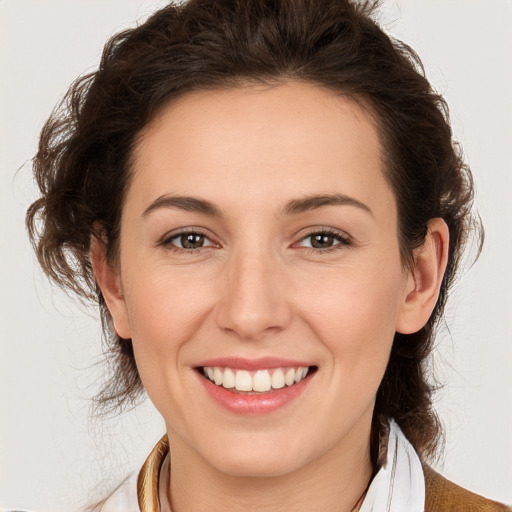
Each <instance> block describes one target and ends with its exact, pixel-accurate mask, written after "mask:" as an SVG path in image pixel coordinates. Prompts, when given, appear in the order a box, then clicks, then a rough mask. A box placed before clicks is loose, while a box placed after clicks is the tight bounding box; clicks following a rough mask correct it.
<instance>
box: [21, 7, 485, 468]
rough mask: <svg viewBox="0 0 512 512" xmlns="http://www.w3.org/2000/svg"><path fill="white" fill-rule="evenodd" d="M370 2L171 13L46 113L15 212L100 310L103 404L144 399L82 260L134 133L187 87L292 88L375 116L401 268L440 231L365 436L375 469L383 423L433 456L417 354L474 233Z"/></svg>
mask: <svg viewBox="0 0 512 512" xmlns="http://www.w3.org/2000/svg"><path fill="white" fill-rule="evenodd" d="M376 6H377V2H370V1H366V2H356V1H349V0H279V1H278V0H190V1H189V2H186V3H183V4H180V5H176V4H170V5H168V6H167V7H165V8H163V9H161V10H159V11H157V12H156V13H155V14H154V15H152V16H151V17H150V18H149V19H148V20H147V21H146V22H145V23H143V24H141V25H140V26H138V27H136V28H134V29H130V30H126V31H124V32H121V33H119V34H117V35H116V36H114V37H113V38H112V39H111V40H110V41H108V43H107V44H106V46H105V49H104V52H103V56H102V59H101V63H100V66H99V68H98V70H97V71H95V72H94V73H90V74H88V75H85V76H83V77H81V78H79V79H78V80H77V81H75V83H74V84H73V85H72V86H71V88H70V89H69V91H68V93H67V95H66V97H65V98H64V100H63V102H62V103H61V105H60V106H59V108H57V109H56V110H55V111H54V112H53V114H52V116H51V117H50V119H49V120H48V121H47V123H46V124H45V126H44V128H43V130H42V133H41V137H40V144H39V150H38V153H37V155H36V156H35V158H34V173H35V176H36V179H37V182H38V184H39V187H40V190H41V194H42V195H41V197H40V198H39V199H38V200H37V201H35V202H34V203H33V204H32V205H31V207H30V208H29V210H28V212H27V226H28V229H29V233H30V237H31V239H32V242H33V244H34V246H35V248H36V251H37V255H38V258H39V261H40V263H41V265H42V267H43V269H44V270H45V272H46V273H47V274H48V275H49V277H50V278H52V279H53V280H54V281H55V282H56V283H58V284H59V285H61V286H62V287H65V288H68V289H70V290H72V291H74V292H76V293H77V294H78V295H79V296H80V297H81V298H86V299H92V300H94V301H96V302H97V303H98V304H99V307H100V311H101V315H102V319H103V322H104V333H105V340H106V343H107V347H108V348H107V353H108V354H110V355H111V356H113V359H112V360H113V362H114V364H115V371H114V375H113V377H112V379H111V380H110V381H109V382H108V383H107V385H106V386H105V388H104V389H103V391H102V393H101V394H100V396H99V401H100V403H101V404H102V406H104V407H122V406H124V405H126V404H128V403H130V402H133V401H135V400H136V399H137V398H138V397H139V395H140V393H141V391H142V385H141V382H140V378H139V375H138V373H137V369H136V365H135V360H134V355H133V349H132V344H131V340H122V339H119V338H118V337H117V336H116V334H115V332H114V331H113V329H112V328H111V325H110V317H109V313H108V310H107V309H106V306H105V302H104V299H103V297H102V295H101V292H100V290H99V288H98V287H97V284H96V282H95V280H94V276H93V273H92V268H91V262H90V259H89V247H90V241H91V237H92V236H98V234H99V233H98V231H99V230H101V234H102V236H103V237H104V240H105V241H106V247H107V256H108V258H109V260H110V262H111V263H112V264H115V261H116V254H117V242H118V237H119V225H120V216H121V210H122V205H123V198H124V195H125V192H126V190H127V187H128V186H129V183H130V160H131V155H132V150H133V147H134V144H136V142H137V136H138V134H139V133H140V131H141V130H142V128H143V127H144V126H146V125H147V123H148V122H149V121H150V120H151V119H152V118H153V117H154V116H155V114H156V113H157V112H158V111H159V109H160V108H161V107H162V106H163V105H164V104H166V103H167V102H169V101H170V100H172V99H174V98H177V97H178V96H179V95H180V94H183V93H185V92H188V91H192V90H197V89H215V88H231V87H236V86H237V85H240V84H244V83H247V82H256V83H279V82H281V81H286V80H301V81H305V82H308V83H312V84H316V85H318V86H320V87H325V88H328V89H330V90H333V91H337V92H338V93H342V94H345V95H349V96H350V97H352V98H354V99H355V100H356V101H361V102H363V103H364V104H365V105H367V106H369V108H370V110H371V112H372V114H373V115H374V117H375V118H376V120H377V124H378V130H379V135H380V138H381V142H382V146H383V148H384V161H385V172H386V178H387V179H388V180H389V183H390V185H391V186H392V188H393V190H394V193H395V196H396V200H397V205H398V215H399V220H398V221H399V238H400V240H399V242H400V248H401V254H402V260H403V262H404V265H412V251H413V249H415V248H417V247H419V246H421V244H422V243H423V241H424V238H425V235H426V230H427V223H428V222H429V220H431V219H433V218H436V217H442V218H443V219H444V220H445V221H446V223H447V225H448V227H449V232H450V245H449V261H448V268H447V270H446V273H445V276H444V279H443V283H442V287H441V293H440V297H439V300H438V302H437V305H436V307H435V310H434V313H433V315H432V316H431V318H430V320H429V321H428V323H427V325H425V327H423V328H422V329H421V330H420V331H418V332H417V333H415V334H410V335H402V334H396V335H395V340H394V343H393V348H392V351H391V356H390V361H389V364H388V367H387V370H386V373H385V375H384V379H383V381H382V383H381V385H380V387H379V390H378V393H377V400H376V405H375V413H374V428H373V433H374V435H373V439H372V444H373V448H372V453H373V454H374V462H376V460H377V448H376V447H377V444H378V439H379V436H382V435H383V434H385V425H386V420H387V418H390V417H392V418H394V419H395V420H396V421H397V422H398V424H399V425H400V427H401V428H402V430H403V431H404V433H405V435H406V436H407V437H408V438H409V440H410V441H411V443H412V444H413V445H414V447H415V448H416V450H417V451H418V453H419V454H420V455H421V456H422V457H424V458H428V457H432V456H433V455H434V454H435V450H436V448H437V447H438V442H439V439H440V435H441V427H440V424H439V421H438V418H437V416H436V414H435V411H434V410H433V407H432V393H433V387H432V380H431V376H430V375H429V370H428V364H427V363H428V357H429V355H430V354H431V352H432V349H433V340H434V333H435V328H436V326H437V324H438V321H439V319H440V318H441V316H442V313H443V309H444V305H445V302H446V298H447V294H448V290H449V288H450V285H451V284H452V282H453V279H454V276H455V274H456V270H457V268H458V266H459V262H460V259H461V256H462V253H463V249H464V246H465V243H466V240H467V236H468V234H469V232H470V231H471V228H472V227H475V226H477V227H479V224H478V222H477V220H475V217H474V216H473V215H472V212H471V207H472V200H473V185H472V177H471V173H470V171H469V169H468V167H467V166H466V165H465V164H464V162H463V160H462V158H461V152H460V150H459V149H458V147H457V145H456V144H455V143H454V141H453V140H452V134H451V129H450V126H449V122H448V111H447V106H446V103H445V101H444V100H443V98H442V97H441V96H439V95H438V94H436V92H435V91H434V90H433V89H432V87H431V86H430V84H429V82H428V81H427V79H426V78H425V74H424V70H423V68H422V65H421V62H420V60H419V58H418V57H417V55H416V54H415V53H414V52H413V50H411V49H410V48H409V47H408V46H406V45H405V44H403V43H401V42H400V41H396V40H393V39H391V38H390V37H388V36H387V35H386V34H385V33H384V32H383V31H382V30H381V29H380V27H379V26H378V24H377V23H376V22H375V21H374V12H375V9H376ZM477 231H478V230H477ZM480 234H481V231H480Z"/></svg>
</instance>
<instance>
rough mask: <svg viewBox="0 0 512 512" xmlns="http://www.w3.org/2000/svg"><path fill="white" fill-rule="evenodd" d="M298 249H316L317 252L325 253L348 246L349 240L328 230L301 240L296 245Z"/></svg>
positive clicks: (311, 234)
mask: <svg viewBox="0 0 512 512" xmlns="http://www.w3.org/2000/svg"><path fill="white" fill-rule="evenodd" d="M297 245H298V246H299V247H306V248H308V249H316V250H319V251H322V250H323V251H326V250H329V249H335V248H337V246H341V245H350V239H349V237H348V236H346V235H341V234H340V233H337V232H334V231H328V230H322V231H318V232H315V233H310V234H309V235H307V236H305V237H304V238H302V239H301V240H300V241H299V242H298V244H297Z"/></svg>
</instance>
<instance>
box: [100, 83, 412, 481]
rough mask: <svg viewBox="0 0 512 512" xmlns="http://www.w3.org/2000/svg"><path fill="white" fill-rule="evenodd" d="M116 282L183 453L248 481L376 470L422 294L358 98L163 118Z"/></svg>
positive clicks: (260, 97) (127, 324)
mask: <svg viewBox="0 0 512 512" xmlns="http://www.w3.org/2000/svg"><path fill="white" fill-rule="evenodd" d="M116 272H118V274H116V277H115V279H117V281H116V282H117V283H118V286H119V290H120V293H119V297H118V298H117V299H114V300H112V299H110V303H109V306H110V309H111V312H112V315H113V317H114V321H115V325H116V329H117V331H118V333H119V334H120V335H121V336H122V337H124V338H132V340H133V346H134V350H135V358H136V361H137V366H138V370H139V372H140V376H141V378H142V381H143V383H144V386H145V388H146V390H147V393H148V395H149V396H150V398H151V400H152V401H153V402H154V403H155V405H156V407H157V408H158V409H159V411H160V412H161V414H162V415H163V417H164V419H165V421H166V424H167V428H168V433H169V437H170V440H171V450H172V452H173V457H174V454H176V456H177V457H179V456H180V455H182V456H184V457H189V460H196V461H200V462H201V463H206V464H208V465H209V466H210V467H213V468H215V469H217V470H220V471H222V472H224V473H228V474H233V475H235V474H236V475H253V476H254V475H258V476H263V475H267V476H270V475H284V474H287V473H291V472H293V471H294V470H298V469H300V468H302V467H305V466H307V465H308V464H313V463H317V462H319V461H322V462H326V461H327V460H328V459H329V458H330V457H336V456H338V455H340V454H345V455H347V454H351V453H352V454H353V455H354V456H358V457H360V456H361V453H363V452H364V456H365V457H368V441H369V432H370V423H371V417H372V410H373V406H374V400H375V395H376V392H377V388H378V386H379V383H380V381H381V379H382V376H383V374H384V370H385V368H386V364H387V361H388V356H389V353H390V349H391V345H392V341H393V336H394V334H395V331H396V330H397V326H398V325H399V322H400V319H401V315H403V310H404V303H405V302H406V296H407V293H408V291H410V289H411V282H412V280H411V277H410V276H409V274H408V273H407V272H406V271H405V270H404V268H403V266H402V264H401V260H400V253H399V246H398V236H397V211H396V204H395V199H394V196H393V192H392V190H391V189H390V187H389V185H388V183H387V181H386V179H385V178H384V174H383V164H382V159H381V146H380V144H379V140H378V137H377V134H376V130H375V127H374V123H373V121H372V119H371V118H370V116H369V115H368V113H367V112H365V111H364V110H363V109H362V108H360V107H359V106H358V105H356V104H355V103H354V102H353V101H351V100H350V99H349V98H347V97H342V96H335V95H334V94H332V93H330V92H328V91H326V90H324V89H321V88H318V87H315V86H312V85H307V84H302V83H296V82H290V83H287V84H283V85H279V86H275V87H262V86H259V87H255V86H254V87H253V86H248V87H246V88H239V89H234V90H222V91H201V92H193V93H189V94H188V95H185V96H183V97H181V98H180V99H178V100H176V101H175V102H173V103H172V104H170V105H168V106H167V107H166V108H165V109H164V110H163V111H162V112H161V114H160V116H159V117H158V118H157V119H156V120H155V121H154V122H153V123H152V124H151V125H150V126H149V127H147V129H145V130H144V132H143V134H142V137H141V139H140V141H139V142H138V145H137V146H136V149H135V152H134V159H133V180H132V182H131V185H130V188H129V190H128V192H127V197H126V202H125V205H124V209H123V216H122V225H121V236H120V263H119V268H118V270H117V271H116ZM116 301H117V302H116ZM302 367H303V368H307V371H308V374H307V375H306V376H305V378H302V377H303V374H302V373H301V370H300V368H302ZM215 368H217V369H215ZM303 371H305V370H303ZM208 373H209V377H208V376H207V375H205V374H208ZM294 377H296V380H298V381H299V382H298V383H295V384H293V385H289V384H291V382H292V380H293V381H294ZM221 378H222V379H223V383H224V386H226V387H224V386H223V385H220V381H221ZM301 378H302V380H301ZM212 379H213V380H217V384H216V383H214V382H212ZM233 385H236V386H237V388H239V389H237V388H236V387H235V388H233V387H231V386H233ZM269 386H270V389H268V388H269ZM272 386H273V387H272ZM274 388H275V389H274ZM251 390H252V391H251ZM255 390H256V391H255ZM198 463H199V462H198Z"/></svg>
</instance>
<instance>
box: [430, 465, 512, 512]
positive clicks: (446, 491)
mask: <svg viewBox="0 0 512 512" xmlns="http://www.w3.org/2000/svg"><path fill="white" fill-rule="evenodd" d="M423 472H424V474H425V512H510V511H512V508H510V507H507V506H506V505H502V504H501V503H496V502H495V501H491V500H488V499H486V498H483V497H482V496H479V495H478V494H475V493H472V492H470V491H467V490H466V489H463V488H462V487H459V486H458V485H456V484H454V483H453V482H450V481H449V480H447V479H446V478H444V477H443V476H441V475H440V474H439V473H436V472H435V471H434V470H433V469H432V468H430V467H428V466H423Z"/></svg>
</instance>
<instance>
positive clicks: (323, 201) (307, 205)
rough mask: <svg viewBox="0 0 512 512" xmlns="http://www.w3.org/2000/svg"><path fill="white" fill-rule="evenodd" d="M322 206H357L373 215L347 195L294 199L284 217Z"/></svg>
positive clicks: (285, 208) (285, 210)
mask: <svg viewBox="0 0 512 512" xmlns="http://www.w3.org/2000/svg"><path fill="white" fill-rule="evenodd" d="M322 206H355V207H356V208H359V209H361V210H364V211H365V212H367V213H369V214H370V215H373V213H372V211H371V209H370V208H369V207H368V206H367V205H365V204H364V203H362V202H361V201H359V200H358V199H355V198H354V197H351V196H347V195H345V194H320V195H313V196H306V197H303V198H301V199H294V200H292V201H290V202H289V203H287V204H286V206H285V207H284V208H283V211H282V214H283V215H297V214H299V213H304V212H308V211H311V210H315V209H317V208H321V207H322Z"/></svg>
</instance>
